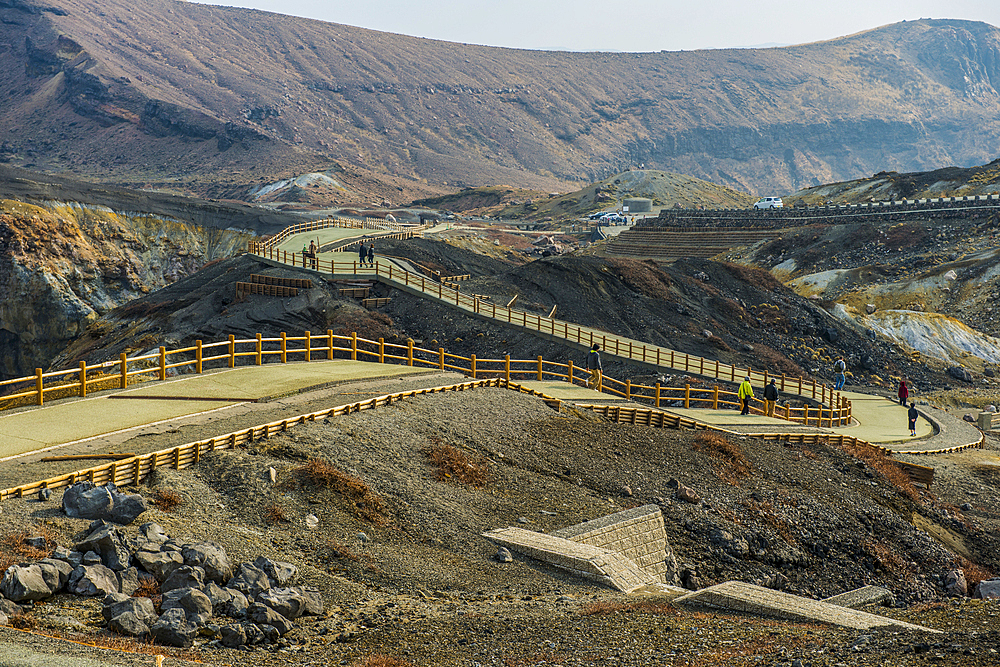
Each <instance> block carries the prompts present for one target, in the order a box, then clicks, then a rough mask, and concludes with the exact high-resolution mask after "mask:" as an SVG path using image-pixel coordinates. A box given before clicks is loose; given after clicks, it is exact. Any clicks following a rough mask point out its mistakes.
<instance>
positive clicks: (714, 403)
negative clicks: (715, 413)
mask: <svg viewBox="0 0 1000 667" xmlns="http://www.w3.org/2000/svg"><path fill="white" fill-rule="evenodd" d="M712 409H713V410H718V409H719V385H715V389H714V390H713V391H712Z"/></svg>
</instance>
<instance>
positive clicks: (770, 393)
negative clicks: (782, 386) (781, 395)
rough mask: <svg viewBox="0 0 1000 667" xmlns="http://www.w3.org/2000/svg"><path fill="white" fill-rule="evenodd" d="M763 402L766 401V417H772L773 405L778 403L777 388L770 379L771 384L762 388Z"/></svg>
mask: <svg viewBox="0 0 1000 667" xmlns="http://www.w3.org/2000/svg"><path fill="white" fill-rule="evenodd" d="M764 400H765V401H767V408H766V409H765V411H764V414H766V415H767V416H768V417H773V416H774V405H775V403H777V402H778V387H777V386H775V384H774V379H773V378H772V380H771V384H769V385H767V386H766V387H764Z"/></svg>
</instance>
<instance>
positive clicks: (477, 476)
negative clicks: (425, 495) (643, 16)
mask: <svg viewBox="0 0 1000 667" xmlns="http://www.w3.org/2000/svg"><path fill="white" fill-rule="evenodd" d="M432 441H435V442H434V445H433V446H431V447H428V448H426V449H425V450H424V454H426V455H427V458H429V459H430V460H431V461H432V462H433V463H434V464H435V465H436V466H437V470H436V471H435V473H434V475H435V478H436V479H437V481H439V482H443V481H445V480H450V481H455V482H458V483H459V484H465V485H466V486H472V487H476V488H480V487H483V486H486V482H487V481H488V480H489V475H488V471H489V466H488V464H487V463H486V462H485V461H474V460H472V459H471V458H469V456H468V455H467V454H465V452H463V451H462V450H460V449H456V448H455V447H452V446H451V445H446V444H443V443H442V442H441V441H440V440H438V439H436V438H434V439H432Z"/></svg>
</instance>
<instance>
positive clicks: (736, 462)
mask: <svg viewBox="0 0 1000 667" xmlns="http://www.w3.org/2000/svg"><path fill="white" fill-rule="evenodd" d="M691 448H692V449H694V450H695V451H696V452H701V451H704V452H705V453H706V454H708V456H710V457H711V458H712V459H714V460H715V461H716V462H717V463H718V464H719V467H717V469H716V474H718V475H719V477H720V478H722V479H723V480H725V481H726V482H729V483H730V484H734V485H735V484H736V482H737V481H738V480H739V478H742V477H746V476H747V475H749V474H750V462H749V461H748V460H747V458H746V456H745V455H744V454H743V450H742V449H740V446H739V445H737V444H736V443H734V442H730V441H729V440H728V439H727V438H726V437H725V436H723V435H721V434H719V433H714V432H712V431H704V432H702V433H699V434H698V435H697V437H695V439H694V442H693V443H692V445H691Z"/></svg>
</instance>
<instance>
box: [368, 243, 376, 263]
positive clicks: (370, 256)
mask: <svg viewBox="0 0 1000 667" xmlns="http://www.w3.org/2000/svg"><path fill="white" fill-rule="evenodd" d="M368 266H370V267H372V268H375V242H374V241H372V242H371V244H370V245H369V246H368Z"/></svg>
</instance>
